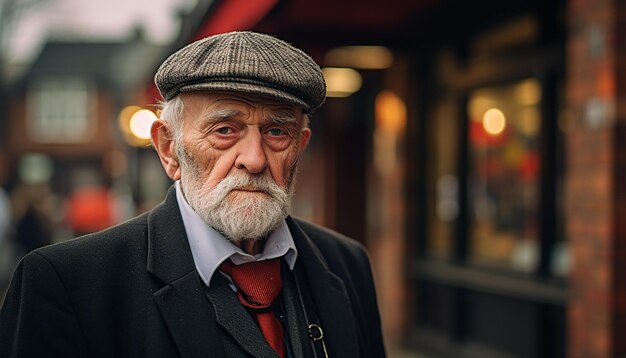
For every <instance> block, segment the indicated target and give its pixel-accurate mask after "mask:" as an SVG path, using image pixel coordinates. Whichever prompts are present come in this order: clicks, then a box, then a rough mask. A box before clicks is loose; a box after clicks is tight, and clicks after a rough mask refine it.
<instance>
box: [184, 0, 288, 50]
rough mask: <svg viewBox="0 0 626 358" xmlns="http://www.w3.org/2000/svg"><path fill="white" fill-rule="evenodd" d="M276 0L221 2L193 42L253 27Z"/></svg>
mask: <svg viewBox="0 0 626 358" xmlns="http://www.w3.org/2000/svg"><path fill="white" fill-rule="evenodd" d="M276 3H278V0H255V1H250V0H222V1H220V2H219V4H218V5H217V8H216V9H215V11H213V12H212V13H211V15H210V16H209V18H207V19H206V20H205V22H204V23H203V24H202V25H201V26H200V28H199V29H198V31H197V33H196V36H195V37H194V38H193V41H195V40H199V39H201V38H203V37H207V36H211V35H215V34H220V33H223V32H229V31H236V30H249V29H251V28H253V27H254V25H256V24H257V23H258V22H259V21H261V19H263V17H264V16H265V15H267V13H268V12H269V11H270V10H271V9H272V8H273V7H274V5H276Z"/></svg>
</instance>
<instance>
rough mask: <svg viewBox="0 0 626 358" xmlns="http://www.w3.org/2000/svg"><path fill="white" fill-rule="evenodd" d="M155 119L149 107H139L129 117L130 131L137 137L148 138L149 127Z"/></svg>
mask: <svg viewBox="0 0 626 358" xmlns="http://www.w3.org/2000/svg"><path fill="white" fill-rule="evenodd" d="M156 119H157V116H156V114H154V112H152V111H151V110H149V109H140V110H138V111H137V112H135V113H134V114H133V116H132V117H131V118H130V132H131V133H132V134H133V135H135V136H136V137H137V138H139V139H150V127H152V122H154V121H155V120H156Z"/></svg>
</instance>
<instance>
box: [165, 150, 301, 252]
mask: <svg viewBox="0 0 626 358" xmlns="http://www.w3.org/2000/svg"><path fill="white" fill-rule="evenodd" d="M177 149H178V148H177ZM181 149H182V150H177V152H178V153H177V154H178V160H179V162H180V164H181V170H182V176H181V188H182V190H183V193H184V194H185V198H186V199H187V202H188V203H189V205H190V206H191V207H192V208H193V209H194V210H195V212H196V213H198V215H200V217H202V218H203V219H204V221H205V222H206V223H207V224H208V225H209V226H211V227H212V228H214V229H215V230H217V231H219V232H220V233H222V234H223V235H224V236H226V237H227V238H228V239H229V240H230V241H232V242H233V243H239V242H241V241H242V240H258V239H262V238H264V237H265V236H266V235H268V234H269V233H270V232H272V231H273V230H274V229H275V228H276V227H277V226H278V224H280V222H281V221H283V220H284V219H285V218H286V217H287V215H289V212H290V209H291V197H292V195H293V187H294V185H293V182H294V180H293V178H294V177H295V166H294V168H293V170H292V172H291V173H290V178H289V179H290V180H289V184H288V185H287V188H286V189H283V188H281V187H280V186H278V185H277V184H276V182H274V180H273V179H272V177H271V176H270V174H269V173H267V172H266V171H264V172H263V173H260V174H249V173H247V172H245V171H235V172H233V174H231V175H229V176H227V177H226V178H224V179H223V180H222V181H221V182H220V183H219V184H218V185H217V186H216V187H214V188H213V189H207V188H206V187H205V184H204V183H203V182H202V181H201V180H200V179H199V170H198V168H197V165H196V163H195V162H194V161H193V159H192V158H190V156H189V154H188V153H187V152H186V151H185V150H184V149H183V148H181ZM238 188H254V189H255V190H259V191H261V192H254V193H251V192H246V191H239V192H233V190H235V189H238Z"/></svg>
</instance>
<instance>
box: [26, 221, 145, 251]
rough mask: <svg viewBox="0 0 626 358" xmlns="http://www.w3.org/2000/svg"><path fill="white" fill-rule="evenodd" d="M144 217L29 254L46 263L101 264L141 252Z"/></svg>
mask: <svg viewBox="0 0 626 358" xmlns="http://www.w3.org/2000/svg"><path fill="white" fill-rule="evenodd" d="M147 216H148V214H147V213H146V214H142V215H139V216H137V217H135V218H133V219H131V220H129V221H127V222H124V223H121V224H119V225H116V226H113V227H110V228H108V229H105V230H102V231H99V232H95V233H92V234H87V235H84V236H80V237H77V238H74V239H71V240H67V241H63V242H60V243H56V244H53V245H49V246H45V247H42V248H39V249H37V250H35V251H33V252H32V253H31V254H37V255H40V256H42V257H44V258H46V259H47V260H48V261H50V262H57V261H58V262H68V263H69V262H72V261H74V260H76V261H85V262H93V261H92V260H96V261H101V260H103V259H104V258H107V257H113V258H114V257H119V256H118V255H115V254H116V253H132V252H137V251H145V247H146V246H147Z"/></svg>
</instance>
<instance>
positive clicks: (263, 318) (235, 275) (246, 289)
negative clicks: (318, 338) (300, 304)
mask: <svg viewBox="0 0 626 358" xmlns="http://www.w3.org/2000/svg"><path fill="white" fill-rule="evenodd" d="M220 270H221V271H223V272H225V273H227V274H229V275H230V277H231V278H232V279H233V283H234V284H235V286H236V287H237V298H239V302H241V304H242V305H244V306H246V307H248V308H249V309H250V310H251V311H252V312H253V313H254V315H255V316H256V319H257V322H258V323H259V328H260V329H261V333H263V336H264V337H265V339H266V340H267V343H269V345H270V347H272V349H274V350H275V351H276V353H278V355H279V356H281V357H283V358H284V357H285V343H284V341H285V339H284V336H283V327H282V325H281V324H280V321H279V320H278V318H277V317H276V315H275V314H274V312H272V311H271V310H267V308H268V307H270V306H271V305H272V303H273V302H274V301H275V300H276V298H277V297H278V295H279V294H280V290H281V289H282V288H283V281H282V280H281V278H280V259H278V258H277V259H271V260H263V261H254V262H250V263H246V264H243V265H234V264H233V263H232V261H230V260H226V261H225V262H223V263H222V264H221V265H220Z"/></svg>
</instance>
